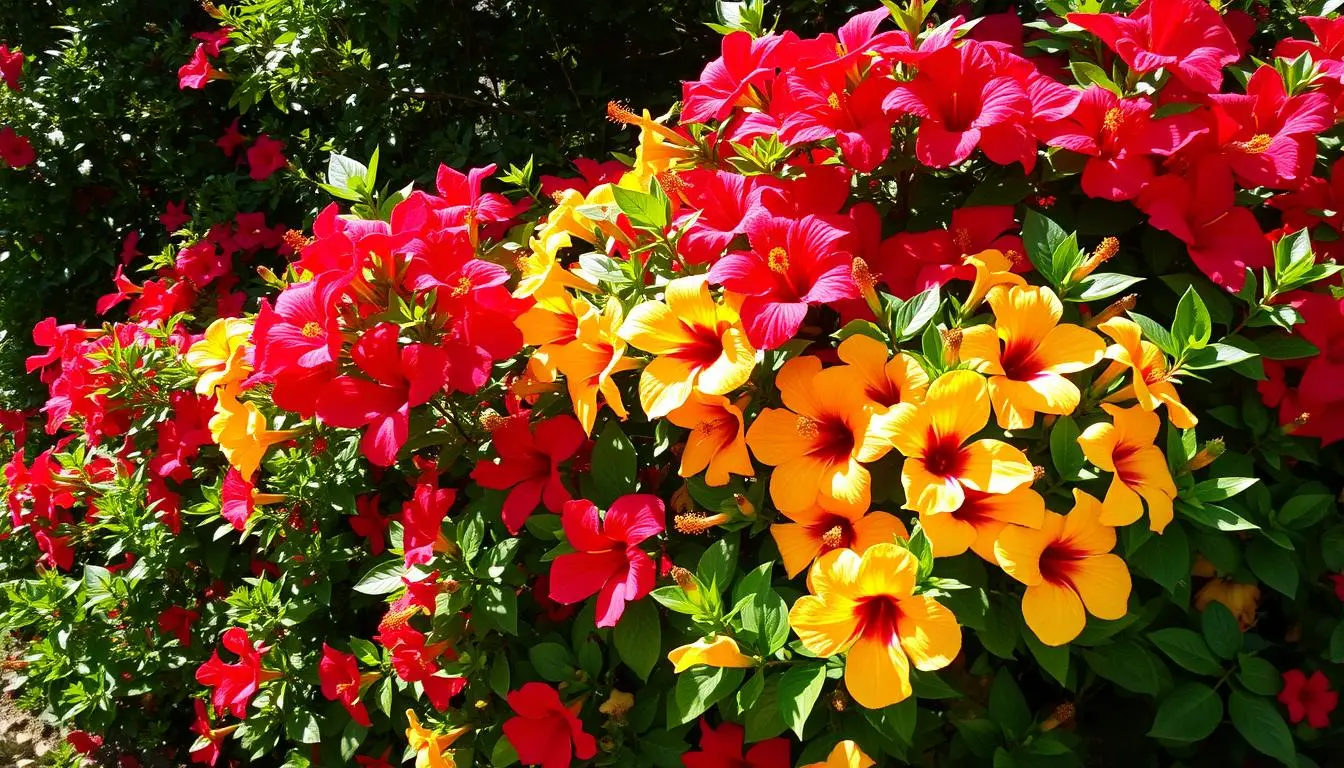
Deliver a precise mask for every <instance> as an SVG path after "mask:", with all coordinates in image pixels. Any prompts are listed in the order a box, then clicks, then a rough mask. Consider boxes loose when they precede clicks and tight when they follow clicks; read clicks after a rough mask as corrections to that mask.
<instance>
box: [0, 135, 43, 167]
mask: <svg viewBox="0 0 1344 768" xmlns="http://www.w3.org/2000/svg"><path fill="white" fill-rule="evenodd" d="M0 160H3V161H4V162H5V165H7V166H9V167H10V168H14V169H16V170H17V169H19V168H25V167H27V166H29V165H32V164H33V162H34V161H36V160H37V153H36V152H34V151H33V145H32V142H30V141H28V137H27V136H20V135H18V134H17V133H15V132H14V129H13V128H10V127H9V126H5V127H4V128H0Z"/></svg>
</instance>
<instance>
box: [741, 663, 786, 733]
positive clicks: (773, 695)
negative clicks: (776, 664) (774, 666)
mask: <svg viewBox="0 0 1344 768" xmlns="http://www.w3.org/2000/svg"><path fill="white" fill-rule="evenodd" d="M743 725H744V726H745V727H746V730H747V733H746V739H747V741H748V742H757V741H761V740H762V739H773V738H774V737H776V736H778V735H779V734H781V733H783V732H784V731H785V730H786V729H787V728H788V727H789V726H788V725H787V724H785V722H784V716H783V715H782V714H780V711H779V676H778V675H774V676H767V677H766V679H765V687H763V688H762V689H761V694H760V695H759V696H757V697H756V704H755V706H752V707H748V708H747V714H746V717H745V718H743Z"/></svg>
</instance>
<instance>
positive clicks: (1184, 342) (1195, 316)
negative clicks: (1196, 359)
mask: <svg viewBox="0 0 1344 768" xmlns="http://www.w3.org/2000/svg"><path fill="white" fill-rule="evenodd" d="M1212 335H1213V321H1212V320H1211V319H1209V309H1208V307H1206V306H1204V300H1203V299H1201V298H1200V297H1199V293H1198V292H1197V291H1195V289H1194V287H1190V288H1187V289H1185V295H1184V296H1182V297H1181V300H1180V302H1179V303H1178V304H1177V305H1176V319H1175V320H1173V321H1172V323H1171V338H1172V340H1173V341H1175V342H1176V345H1177V346H1178V347H1179V348H1180V349H1181V350H1186V349H1202V348H1203V347H1204V345H1206V344H1208V343H1209V337H1210V336H1212Z"/></svg>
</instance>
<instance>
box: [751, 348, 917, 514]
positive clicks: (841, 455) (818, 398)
mask: <svg viewBox="0 0 1344 768" xmlns="http://www.w3.org/2000/svg"><path fill="white" fill-rule="evenodd" d="M775 383H776V384H777V385H778V387H779V393H780V397H781V399H782V400H783V402H784V407H783V408H766V409H765V410H763V411H761V414H760V415H759V416H757V417H756V420H755V421H754V422H752V424H751V427H750V428H749V429H748V430H747V445H748V446H750V447H751V452H752V453H754V454H755V455H756V458H757V459H759V460H760V461H761V462H762V463H764V464H768V465H770V466H772V467H774V468H775V471H774V472H772V473H771V474H770V498H771V500H773V501H774V503H775V507H776V508H777V509H779V510H780V511H781V512H784V513H786V514H789V513H794V512H803V511H804V510H807V509H809V508H811V507H814V506H818V505H819V506H821V507H823V508H825V509H828V510H831V511H833V512H850V513H853V512H855V511H857V512H863V511H864V510H866V509H868V505H869V503H870V502H871V500H872V495H871V485H872V478H871V477H870V476H869V474H868V468H867V467H865V466H863V465H864V464H866V463H870V462H874V461H877V460H878V459H880V458H882V457H883V456H885V455H887V452H888V451H890V450H891V429H890V420H889V419H888V418H887V417H886V416H885V415H877V414H874V413H873V409H872V408H871V407H870V405H869V403H868V399H867V398H866V397H864V395H863V393H862V392H861V391H860V390H859V388H858V387H856V386H855V385H854V380H853V378H852V377H851V376H850V374H849V373H848V372H847V371H845V370H844V369H843V366H837V367H835V368H829V369H827V370H824V371H823V370H822V369H821V361H820V360H818V359H817V358H815V357H810V356H809V357H796V358H794V359H792V360H790V361H789V362H787V363H785V364H784V366H783V367H782V368H780V369H779V374H778V376H777V377H776V379H775Z"/></svg>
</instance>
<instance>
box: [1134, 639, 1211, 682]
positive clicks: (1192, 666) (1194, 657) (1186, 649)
mask: <svg viewBox="0 0 1344 768" xmlns="http://www.w3.org/2000/svg"><path fill="white" fill-rule="evenodd" d="M1148 639H1149V640H1151V641H1153V645H1155V646H1157V647H1158V649H1159V650H1161V651H1162V652H1163V653H1165V654H1166V655H1167V656H1168V657H1169V658H1170V659H1171V660H1172V661H1174V662H1176V663H1177V664H1179V665H1180V666H1182V667H1184V668H1186V669H1188V670H1190V671H1191V672H1194V673H1195V674H1197V675H1211V676H1216V675H1220V674H1222V672H1223V666H1222V665H1221V664H1219V663H1218V660H1217V659H1215V658H1214V657H1213V651H1211V650H1209V646H1208V643H1206V642H1204V638H1202V637H1200V636H1199V635H1198V634H1197V633H1195V632H1191V631H1190V630H1188V629H1184V628H1182V627H1167V628H1166V629H1159V630H1156V631H1154V632H1149V633H1148Z"/></svg>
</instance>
